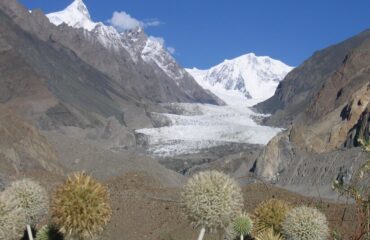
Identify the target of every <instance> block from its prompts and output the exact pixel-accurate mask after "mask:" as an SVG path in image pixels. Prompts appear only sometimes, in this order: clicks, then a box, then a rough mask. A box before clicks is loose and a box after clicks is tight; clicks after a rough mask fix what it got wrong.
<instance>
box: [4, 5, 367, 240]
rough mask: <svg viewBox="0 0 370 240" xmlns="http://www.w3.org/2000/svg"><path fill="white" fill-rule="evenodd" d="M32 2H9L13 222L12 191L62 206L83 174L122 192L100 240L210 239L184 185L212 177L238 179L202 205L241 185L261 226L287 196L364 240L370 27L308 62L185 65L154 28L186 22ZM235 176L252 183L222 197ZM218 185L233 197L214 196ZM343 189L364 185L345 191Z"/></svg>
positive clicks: (115, 195)
mask: <svg viewBox="0 0 370 240" xmlns="http://www.w3.org/2000/svg"><path fill="white" fill-rule="evenodd" d="M24 2H25V1H22V0H2V1H0V220H2V218H1V217H3V216H6V215H5V213H7V212H6V211H2V210H3V205H4V206H6V204H8V203H6V202H5V200H4V198H5V197H6V196H5V193H4V192H6V189H8V188H9V187H11V186H12V183H14V182H17V181H18V180H22V179H27V181H28V180H33V181H36V182H37V183H38V184H40V186H41V187H42V188H44V189H45V190H46V191H45V195H47V196H46V197H45V198H48V197H49V198H50V199H51V200H50V201H51V203H52V202H53V201H52V200H53V199H54V198H55V190H56V189H57V186H60V185H61V184H63V182H64V184H66V182H68V181H72V180H71V178H68V177H70V176H72V174H74V173H76V172H83V174H82V175H81V176H82V177H81V176H80V177H81V179H83V178H84V177H86V178H87V179H88V180H87V182H88V183H93V182H94V181H96V182H97V185H98V186H100V187H99V188H98V190H96V191H91V192H92V193H96V192H99V193H102V192H103V193H104V194H106V195H105V197H102V198H106V201H107V202H106V203H104V204H105V206H109V207H111V209H110V210H109V211H107V213H109V214H110V216H109V217H110V221H107V223H106V225H104V227H100V226H99V227H98V228H99V232H100V234H101V235H100V236H99V237H100V238H96V239H103V240H105V239H123V240H136V239H137V240H139V239H150V240H174V239H176V240H181V239H184V240H185V239H195V238H196V237H197V235H198V234H197V232H198V230H200V229H201V228H203V227H204V226H200V225H199V226H198V225H196V224H195V225H196V226H195V228H196V231H195V230H194V228H193V226H192V225H191V224H190V222H189V220H191V221H194V219H193V218H192V217H189V216H185V212H184V209H185V208H186V206H185V203H184V202H183V201H184V200H183V199H184V191H185V190H186V189H188V188H187V186H188V184H189V183H190V182H191V181H196V180H198V181H199V182H200V183H199V184H194V185H195V186H196V187H197V186H201V183H202V182H201V181H202V180H204V179H205V180H204V181H206V180H207V174H210V175H212V174H215V176H217V174H221V176H223V177H225V179H226V180H222V181H221V183H218V184H214V182H212V181H213V180H215V179H213V177H214V176H212V177H210V179H211V180H209V179H208V180H209V181H210V182H211V183H209V182H207V181H206V184H205V186H204V189H205V190H204V191H203V192H201V193H198V194H196V196H194V197H193V198H197V199H198V197H199V199H198V201H197V202H196V203H195V205H196V207H195V209H196V210H194V211H195V212H197V211H198V210H199V209H200V207H199V206H198V204H200V205H201V204H203V203H204V202H206V201H205V200H204V199H203V198H202V197H203V195H202V194H204V192H205V193H206V194H205V195H207V194H208V193H209V194H211V196H212V197H214V198H217V197H219V196H221V195H222V194H224V193H225V192H226V190H227V191H229V190H230V192H232V191H233V190H235V189H237V190H238V191H239V193H237V194H236V195H233V197H231V198H230V199H229V203H231V202H233V201H234V200H235V199H238V198H239V197H240V199H242V203H241V204H239V203H237V204H235V205H238V204H239V205H242V207H241V208H240V209H239V210H238V214H241V212H242V210H243V211H245V212H247V213H248V214H250V215H251V217H252V218H253V219H252V220H253V221H257V220H258V219H257V217H256V216H254V215H253V212H254V211H255V209H256V207H258V206H260V204H261V202H265V201H267V200H271V199H273V200H275V199H281V200H283V201H286V202H287V203H289V204H291V205H290V207H292V206H295V207H299V206H302V205H305V206H308V207H311V208H315V209H318V211H320V212H322V213H323V214H324V215H325V216H326V218H327V225H328V228H330V236H329V235H327V236H326V237H327V238H325V239H324V238H322V239H320V240H326V239H332V238H333V239H334V235H335V234H339V235H341V236H342V237H341V238H335V240H347V239H355V238H353V235H354V233H355V232H356V231H359V230H358V226H360V224H366V223H364V221H362V220H361V219H360V218H359V206H360V205H361V204H362V202H361V201H362V200H361V199H360V200H361V201H360V200H359V198H358V196H359V195H361V194H358V195H356V194H357V193H358V192H357V191H364V192H365V193H368V192H366V191H369V189H370V188H369V186H370V176H369V172H370V171H369V169H370V167H369V165H366V164H369V159H370V153H369V148H370V147H369V146H370V30H365V31H363V32H360V33H358V34H356V35H354V36H352V37H350V38H348V39H346V40H343V41H341V42H339V43H336V44H334V45H331V46H327V47H325V48H324V49H321V50H317V51H316V52H314V53H313V54H312V56H310V57H308V58H307V59H306V60H305V61H303V62H302V63H301V64H299V65H297V66H294V67H293V66H291V65H290V64H286V63H284V62H283V61H280V60H277V59H274V58H272V57H269V56H265V55H262V56H258V55H257V54H256V53H253V52H250V53H242V52H240V53H239V54H240V56H238V57H235V58H231V59H225V60H224V61H219V63H218V64H215V65H214V66H211V67H209V68H208V69H206V68H201V67H198V66H195V67H193V66H192V67H190V68H184V67H183V66H182V65H181V64H180V60H178V59H180V58H181V57H182V55H181V54H182V53H181V50H180V51H179V52H177V50H175V48H173V47H171V46H168V45H167V42H166V41H165V40H164V39H163V38H162V37H158V36H154V35H155V34H153V33H157V32H156V31H151V30H150V27H151V26H154V25H156V24H158V25H159V26H162V25H163V29H166V27H170V26H171V24H170V23H162V22H161V21H159V20H157V19H144V18H143V19H144V20H137V19H134V18H133V17H132V16H130V15H129V14H128V13H126V12H124V11H121V12H117V11H115V12H114V14H115V15H117V14H118V15H119V16H120V17H123V18H124V19H123V20H122V19H119V20H120V21H118V22H119V23H121V25H122V21H123V23H124V24H123V26H124V27H122V28H120V27H117V24H118V23H117V22H115V21H113V20H114V19H113V18H112V19H109V20H102V18H101V17H97V16H98V15H96V13H95V12H94V13H93V12H91V13H90V11H89V8H88V6H87V2H88V1H87V0H86V1H83V0H74V1H68V2H69V3H68V4H69V5H66V6H64V9H62V8H60V6H58V8H60V9H58V10H56V11H54V10H55V9H54V10H53V12H49V13H44V12H43V10H40V9H28V7H26V4H24ZM89 4H90V2H89ZM94 4H96V3H94ZM94 4H92V6H94ZM98 4H101V3H100V2H99V3H98ZM197 4H198V3H197ZM92 9H93V8H92ZM94 9H96V6H95V8H94ZM143 12H145V11H143ZM95 18H96V19H100V20H99V21H96V20H94V19H95ZM127 19H129V21H128V20H127ZM127 21H128V22H129V23H130V24H131V25H130V26H128V25H127V24H128V22H127ZM148 28H149V29H148ZM178 31H179V33H181V34H182V33H183V32H182V31H185V32H186V28H185V27H184V28H183V29H182V30H181V31H180V30H178ZM158 32H160V31H158ZM171 34H175V33H173V32H171ZM229 37H230V38H231V36H229ZM248 37H251V36H248ZM273 40H274V39H270V40H269V41H273ZM189 46H193V47H194V45H192V44H191V43H189ZM209 47H211V44H210V45H209ZM223 47H225V49H226V48H227V47H230V49H231V47H234V46H226V45H225V46H223ZM243 49H244V48H243ZM194 51H196V50H194ZM230 52H231V50H230ZM262 52H263V51H262ZM195 55H196V54H195V53H194V56H195ZM287 55H289V54H288V53H287ZM225 57H226V56H225ZM209 58H211V56H209ZM181 59H182V58H181ZM192 60H194V61H195V60H196V59H195V58H194V59H192ZM212 61H213V60H212ZM364 169H365V170H364ZM202 174H204V175H202ZM90 176H91V179H93V180H90V178H89V177H90ZM357 177H360V179H361V180H360V181H357V182H355V183H356V184H357V185H356V187H353V186H352V185H351V184H354V183H353V182H354V181H355V180H356V179H357ZM215 178H216V177H215ZM77 182H78V181H77ZM230 182H231V183H232V184H231V185H233V184H235V186H236V187H235V188H234V187H224V188H222V186H224V185H223V184H228V183H230ZM88 183H86V184H85V185H84V186H82V187H81V188H77V189H85V187H86V186H88V185H89V184H88ZM100 183H101V185H99V184H100ZM212 184H213V185H217V186H213V187H215V188H216V189H217V190H214V189H211V190H210V189H208V187H209V185H212ZM336 185H340V186H343V187H345V186H350V188H349V189H344V190H343V192H345V193H343V192H340V191H339V190H338V189H336V188H334V187H335V186H336ZM225 186H226V185H225ZM352 187H353V188H352ZM65 189H67V190H68V189H70V188H65ZM65 189H64V190H65ZM102 189H103V190H102ZM200 189H203V188H202V187H200ZM219 189H221V190H219ZM225 189H226V190H225ZM188 190H189V189H188ZM190 190H191V189H190ZM224 190H225V192H223V191H224ZM218 191H220V192H218ZM190 192H191V193H192V191H190ZM3 193H4V195H2V194H3ZM214 193H217V194H218V195H217V194H214ZM340 193H342V195H345V196H346V197H347V198H345V197H343V196H341V194H340ZM348 193H350V194H352V195H350V196H349V197H348ZM354 193H356V194H354ZM361 193H362V192H361ZM104 194H102V195H104ZM238 194H239V195H240V196H239V195H238ZM346 194H347V195H346ZM87 195H88V196H92V195H93V194H90V193H89V194H87ZM226 195H227V194H226V193H225V196H224V195H222V196H224V198H223V199H221V200H220V202H222V203H223V200H224V199H227V198H228V196H226ZM362 195H364V196H365V195H366V194H362ZM362 195H361V196H362ZM4 196H5V197H4ZM369 196H370V195H369ZM73 197H75V196H72V197H70V198H71V199H72V200H73ZM206 197H207V196H206ZM208 197H209V196H208ZM365 197H368V194H367V195H366V196H365ZM102 198H100V200H101V199H102ZM190 199H192V198H190ZM217 199H218V198H217ZM367 199H368V198H367ZM218 200H219V199H218ZM2 201H3V202H2ZM235 201H236V200H235ZM76 202H77V203H81V202H83V201H82V200H81V201H76ZM214 202H218V201H216V200H214V199H213V200H212V201H209V202H208V203H209V205H212V204H213V203H214ZM360 202H361V204H359V203H360ZM364 202H365V201H364ZM368 202H369V201H368V200H367V204H368ZM3 203H4V204H3ZM5 203H6V204H5ZM59 203H60V202H59ZM53 204H55V202H53ZM88 204H89V203H87V205H88ZM104 204H103V205H104ZM289 204H288V205H289ZM355 204H357V205H355ZM67 205H68V206H73V205H74V204H67ZM221 205H222V206H229V205H228V204H220V206H221ZM230 205H231V204H230ZM68 206H67V207H68ZM243 206H244V207H243ZM361 206H362V205H361ZM366 206H368V205H366ZM6 207H8V206H6ZM206 208H207V209H208V205H207V206H206ZM226 208H228V207H226ZM4 209H5V207H4ZM230 209H231V208H230ZM53 211H54V212H53ZM9 212H11V211H9ZM60 212H67V211H60ZM72 212H73V213H76V212H78V211H72ZM81 212H84V211H82V210H81ZM96 212H98V213H99V211H96ZM211 212H212V211H211ZM216 212H217V211H216ZM54 213H55V207H54V208H53V207H51V208H50V212H49V213H48V215H45V216H44V218H43V219H42V221H40V222H38V223H37V224H34V225H32V226H31V227H32V228H33V230H34V232H41V229H42V227H43V225H44V224H49V223H50V224H51V223H52V222H53V221H55V218H53V217H55V216H54V215H53V214H54ZM208 213H209V212H207V211H204V212H202V214H198V213H197V214H195V215H196V217H199V218H202V217H203V216H204V215H207V214H208ZM234 213H236V212H234ZM234 213H233V214H234ZM1 214H4V215H1ZM109 214H107V215H109ZM220 214H221V213H220ZM361 214H363V215H362V217H363V216H365V217H369V216H368V212H367V213H364V212H361ZM366 214H367V215H366ZM19 216H21V215H19ZM230 216H231V215H230ZM230 216H226V217H225V218H222V217H220V216H217V217H216V219H217V220H218V219H221V220H224V219H229V218H230ZM212 217H214V216H212ZM234 217H235V216H234ZM360 217H361V216H360ZM68 219H70V218H68ZM212 219H213V218H212ZM90 220H91V219H90ZM93 220H94V219H93ZM93 220H91V221H93ZM221 220H220V221H221ZM68 221H69V220H68ZM68 221H67V222H68ZM208 221H211V220H209V219H208V218H207V221H205V222H206V223H205V225H207V224H208ZM361 221H362V222H361ZM4 222H7V221H2V222H1V221H0V239H1V240H3V239H2V236H5V235H1V234H6V233H7V231H3V229H4V226H5V225H4V224H3V223H4ZM75 222H76V221H75ZM77 222H78V221H77ZM2 224H3V225H2ZM27 224H28V223H27ZM84 224H85V223H84ZM84 224H82V225H84ZM222 224H223V223H222ZM222 224H221V225H222ZM228 224H229V225H228V226H227V227H230V226H231V224H232V223H231V220H230V221H229V222H228ZM281 224H282V223H281ZM367 224H368V222H367ZM85 225H86V224H85ZM85 225H84V226H85ZM87 225H89V224H87ZM361 226H362V231H364V229H365V230H366V228H365V227H363V226H365V225H361ZM369 226H370V225H369ZM366 227H368V226H367V225H366ZM14 229H15V228H14ZM14 229H13V230H14ZM63 229H64V228H63V227H60V228H59V230H63ZM210 229H211V228H210ZM210 229H207V231H206V237H205V238H204V239H208V240H215V239H223V240H226V235H227V234H226V230H227V229H226V225H222V226H221V227H220V226H218V227H216V228H215V229H216V230H218V232H217V233H216V234H214V233H213V232H211V231H209V230H210ZM23 230H24V229H23ZM273 231H275V229H273ZM273 233H275V232H273ZM276 233H277V232H276ZM20 234H22V233H20ZM24 234H26V233H24ZM63 234H65V233H63ZM278 234H279V236H281V237H283V236H284V239H285V235H286V233H285V232H284V233H283V232H278ZM284 234H285V235H284ZM328 234H329V232H328ZM361 234H363V236H365V234H364V233H361ZM366 234H368V233H366ZM67 235H68V234H67ZM224 235H225V236H224ZM246 235H248V237H250V238H248V239H257V238H255V237H256V236H257V235H258V234H257V233H255V232H249V233H248V234H246ZM368 235H369V234H368ZM246 237H247V236H246ZM19 239H20V237H13V238H12V239H10V238H9V239H4V240H19ZM22 239H26V240H27V239H29V238H28V237H27V236H26V235H25V236H24V237H23V238H22ZM67 239H68V238H66V240H67ZM81 239H82V240H83V238H81ZM86 239H95V238H92V237H91V236H89V238H86ZM288 239H290V238H286V240H288ZM291 239H293V238H291ZM37 240H39V239H37ZM47 240H50V239H47ZM53 240H59V239H53ZM227 240H235V238H227ZM262 240H270V239H262ZM294 240H297V239H294ZM298 240H302V239H298ZM303 240H305V239H303ZM356 240H367V239H365V238H356Z"/></svg>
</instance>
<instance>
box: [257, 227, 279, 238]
mask: <svg viewBox="0 0 370 240" xmlns="http://www.w3.org/2000/svg"><path fill="white" fill-rule="evenodd" d="M255 240H283V237H282V236H281V234H280V233H275V231H274V229H272V228H268V229H265V230H264V231H262V232H260V233H259V234H258V235H257V236H256V237H255Z"/></svg>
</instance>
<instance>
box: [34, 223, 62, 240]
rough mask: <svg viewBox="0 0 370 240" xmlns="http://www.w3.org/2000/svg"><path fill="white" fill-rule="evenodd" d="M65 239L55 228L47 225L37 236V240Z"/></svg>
mask: <svg viewBox="0 0 370 240" xmlns="http://www.w3.org/2000/svg"><path fill="white" fill-rule="evenodd" d="M62 239H63V237H62V236H61V234H60V233H59V231H58V230H57V229H56V228H55V227H54V226H49V225H45V226H43V227H42V228H41V229H40V230H39V231H38V232H37V234H36V240H62Z"/></svg>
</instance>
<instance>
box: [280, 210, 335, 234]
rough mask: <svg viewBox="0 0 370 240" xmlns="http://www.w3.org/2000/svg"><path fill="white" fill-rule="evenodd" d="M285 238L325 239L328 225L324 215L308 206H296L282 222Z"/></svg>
mask: <svg viewBox="0 0 370 240" xmlns="http://www.w3.org/2000/svg"><path fill="white" fill-rule="evenodd" d="M283 235H284V237H285V238H286V240H326V239H328V236H329V227H328V223H327V221H326V217H325V215H324V214H322V213H321V212H320V211H318V210H317V209H315V208H310V207H305V206H303V207H297V208H294V209H293V210H291V211H290V212H289V214H288V215H287V217H286V219H285V221H284V223H283Z"/></svg>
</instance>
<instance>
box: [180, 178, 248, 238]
mask: <svg viewBox="0 0 370 240" xmlns="http://www.w3.org/2000/svg"><path fill="white" fill-rule="evenodd" d="M182 201H183V205H184V209H185V212H186V215H187V217H188V218H189V220H190V221H191V223H192V225H193V226H194V227H201V228H202V231H203V229H207V230H209V231H213V230H218V229H225V228H226V227H228V226H229V225H230V224H231V223H232V220H233V219H234V218H235V217H236V216H237V215H238V214H239V213H240V212H241V209H242V206H243V196H242V193H241V189H240V187H239V185H238V184H237V183H236V182H235V181H234V180H233V179H231V178H230V177H229V176H227V175H225V174H223V173H220V172H217V171H205V172H200V173H197V174H195V175H194V176H193V177H192V178H190V179H189V181H188V183H187V184H186V186H185V188H184V191H183V194H182Z"/></svg>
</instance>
